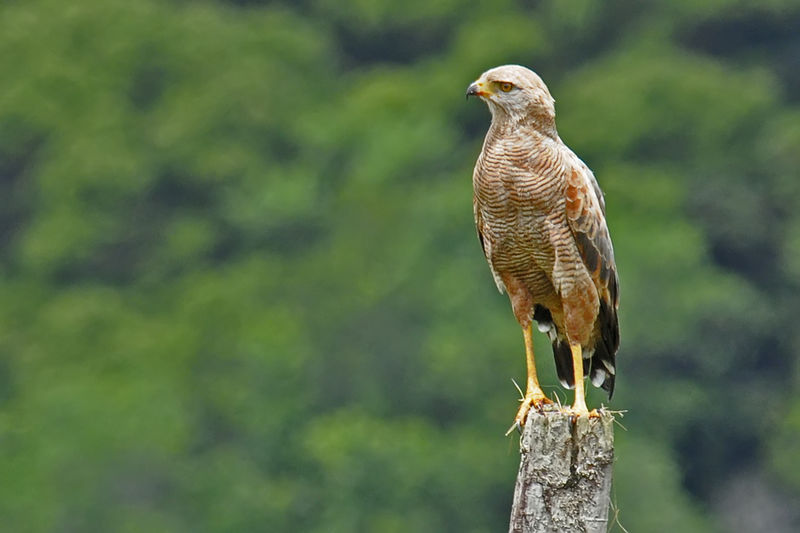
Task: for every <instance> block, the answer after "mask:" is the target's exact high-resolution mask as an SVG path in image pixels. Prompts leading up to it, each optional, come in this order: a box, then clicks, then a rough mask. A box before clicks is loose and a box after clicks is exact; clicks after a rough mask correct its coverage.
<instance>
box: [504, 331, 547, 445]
mask: <svg viewBox="0 0 800 533" xmlns="http://www.w3.org/2000/svg"><path fill="white" fill-rule="evenodd" d="M522 336H523V337H524V338H525V361H526V363H527V366H528V379H527V381H526V387H525V397H524V398H522V400H521V401H522V405H520V406H519V410H518V411H517V416H516V417H514V423H513V424H511V427H510V428H508V431H506V435H508V434H509V433H511V432H512V431H514V429H520V428H522V426H524V425H525V419H526V418H528V411H530V409H531V407H535V408H536V409H539V408H541V407H542V405H544V404H548V403H553V402H552V401H551V400H550V399H549V398H548V397H547V396H545V395H544V391H543V390H542V388H541V387H540V386H539V380H538V379H537V377H536V361H535V360H534V357H533V330H532V325H529V326H528V327H526V328H522Z"/></svg>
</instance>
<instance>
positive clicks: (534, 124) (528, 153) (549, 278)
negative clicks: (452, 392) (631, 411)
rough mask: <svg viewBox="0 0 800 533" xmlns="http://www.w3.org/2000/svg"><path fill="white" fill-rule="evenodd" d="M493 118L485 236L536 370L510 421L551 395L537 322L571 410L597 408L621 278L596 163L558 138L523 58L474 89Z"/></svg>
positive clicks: (611, 352)
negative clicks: (594, 396)
mask: <svg viewBox="0 0 800 533" xmlns="http://www.w3.org/2000/svg"><path fill="white" fill-rule="evenodd" d="M470 96H477V97H479V98H480V99H481V100H483V101H484V102H486V103H487V104H488V106H489V110H490V111H491V113H492V123H491V126H490V127H489V131H488V132H487V134H486V139H485V140H484V142H483V149H482V150H481V153H480V155H479V156H478V161H477V163H476V164H475V170H474V172H473V175H472V183H473V188H474V195H473V202H472V203H473V210H474V214H475V225H476V226H477V230H478V237H479V239H480V242H481V246H482V247H483V253H484V255H485V256H486V260H487V261H488V263H489V268H490V269H491V272H492V276H493V277H494V280H495V283H496V284H497V288H498V289H499V290H500V292H503V291H505V292H506V293H508V297H509V299H510V300H511V307H512V309H513V311H514V316H515V317H516V319H517V321H518V322H519V324H520V326H521V327H522V334H523V337H524V340H525V355H526V361H527V369H528V377H527V387H526V393H525V397H524V398H523V400H522V405H521V406H520V408H519V411H518V412H517V415H516V417H515V419H514V424H512V426H511V428H510V429H509V433H510V432H511V431H512V430H513V429H514V428H521V427H522V426H523V425H524V423H525V419H526V418H527V415H528V411H529V410H530V409H531V407H533V408H535V409H541V408H542V406H543V405H544V404H547V403H552V402H551V400H550V399H548V398H547V397H546V396H545V394H544V392H543V391H542V389H541V387H540V386H539V382H538V380H537V377H536V366H535V361H534V354H533V338H532V336H533V332H532V322H533V320H535V321H536V322H537V325H538V329H539V330H540V331H542V332H544V333H547V335H548V337H549V338H550V342H551V343H552V345H553V356H554V357H555V362H556V371H557V373H558V379H559V381H560V382H561V384H562V385H563V386H564V387H566V388H570V389H571V388H574V389H575V401H574V403H573V405H572V407H571V408H569V411H570V412H572V413H573V414H574V415H577V416H581V415H592V416H594V415H596V414H597V412H596V411H594V410H593V411H592V413H589V411H588V409H587V407H586V400H585V396H584V394H585V393H584V386H583V382H584V376H585V375H587V374H588V376H589V378H590V379H591V382H592V384H594V385H595V386H597V387H602V388H603V389H605V390H606V391H607V392H608V395H609V398H610V397H611V394H612V393H613V392H614V378H615V375H616V367H615V359H616V353H617V348H618V347H619V322H618V319H617V308H618V306H619V279H618V277H617V268H616V265H615V263H614V250H613V248H612V245H611V237H610V236H609V232H608V226H607V225H606V220H605V200H604V198H603V193H602V192H601V190H600V187H599V186H598V184H597V181H596V180H595V177H594V174H592V171H591V170H589V167H587V166H586V164H585V163H584V162H583V161H581V159H580V158H578V156H577V155H575V153H574V152H573V151H572V150H570V149H569V148H568V147H567V145H565V144H564V143H563V142H562V140H561V139H560V138H559V136H558V133H557V131H556V122H555V105H554V104H555V100H553V97H552V96H551V95H550V91H549V90H548V89H547V86H546V85H545V84H544V82H543V81H542V79H541V78H540V77H539V76H538V75H536V73H534V72H533V71H531V70H529V69H527V68H525V67H522V66H519V65H504V66H500V67H496V68H493V69H491V70H488V71H486V72H484V73H483V74H482V75H481V76H480V78H478V79H477V80H476V81H475V82H474V83H472V84H471V85H470V86H469V88H468V89H467V98H469V97H470Z"/></svg>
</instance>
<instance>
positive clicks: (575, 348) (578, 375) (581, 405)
mask: <svg viewBox="0 0 800 533" xmlns="http://www.w3.org/2000/svg"><path fill="white" fill-rule="evenodd" d="M569 349H570V351H571V352H572V375H573V377H574V378H575V403H573V404H572V408H571V409H570V411H572V413H574V414H575V415H577V416H583V415H588V416H589V417H599V416H600V414H599V413H598V412H597V409H592V410H591V411H589V409H587V408H586V392H585V390H584V388H583V353H582V351H581V345H580V344H577V343H575V344H572V343H570V345H569Z"/></svg>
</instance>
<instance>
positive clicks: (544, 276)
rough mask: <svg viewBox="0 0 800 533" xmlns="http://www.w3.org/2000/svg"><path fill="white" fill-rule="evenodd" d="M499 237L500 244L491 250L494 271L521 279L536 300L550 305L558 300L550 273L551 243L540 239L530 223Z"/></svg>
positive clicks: (551, 262) (551, 259) (551, 261)
mask: <svg viewBox="0 0 800 533" xmlns="http://www.w3.org/2000/svg"><path fill="white" fill-rule="evenodd" d="M498 237H500V238H499V239H498V241H497V242H498V244H499V246H497V247H496V248H495V249H494V250H493V253H492V267H493V268H494V270H495V271H496V272H497V273H499V274H508V275H511V276H513V277H514V278H516V279H518V280H519V281H521V282H522V283H523V284H524V285H525V287H526V288H527V289H528V292H529V293H530V295H531V297H532V298H533V301H534V302H536V303H540V304H544V305H547V304H549V303H550V302H554V301H557V298H556V291H555V289H554V287H553V283H552V281H551V279H550V275H549V273H550V272H552V265H553V251H552V249H551V248H550V246H549V242H547V241H545V239H543V238H540V236H539V235H538V232H536V231H535V230H533V228H532V227H531V226H528V227H526V228H524V229H522V230H520V231H517V232H509V233H508V234H506V235H503V236H498Z"/></svg>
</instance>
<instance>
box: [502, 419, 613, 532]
mask: <svg viewBox="0 0 800 533" xmlns="http://www.w3.org/2000/svg"><path fill="white" fill-rule="evenodd" d="M520 454H521V459H520V465H519V473H518V474H517V483H516V487H515V488H514V503H513V505H512V508H511V524H510V526H509V529H508V530H509V532H510V533H551V532H556V531H569V532H586V533H595V532H598V533H599V532H605V531H606V527H607V525H606V524H607V522H608V508H609V503H610V494H611V474H612V467H613V463H614V417H613V415H611V414H610V413H608V412H602V413H601V417H600V418H592V419H590V418H587V417H580V418H578V419H576V420H575V422H573V421H572V417H570V415H568V414H566V413H563V412H560V411H558V410H547V411H545V412H544V413H538V412H536V411H533V410H532V411H531V413H530V414H529V415H528V420H527V422H526V423H525V429H524V430H523V432H522V437H521V439H520Z"/></svg>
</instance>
